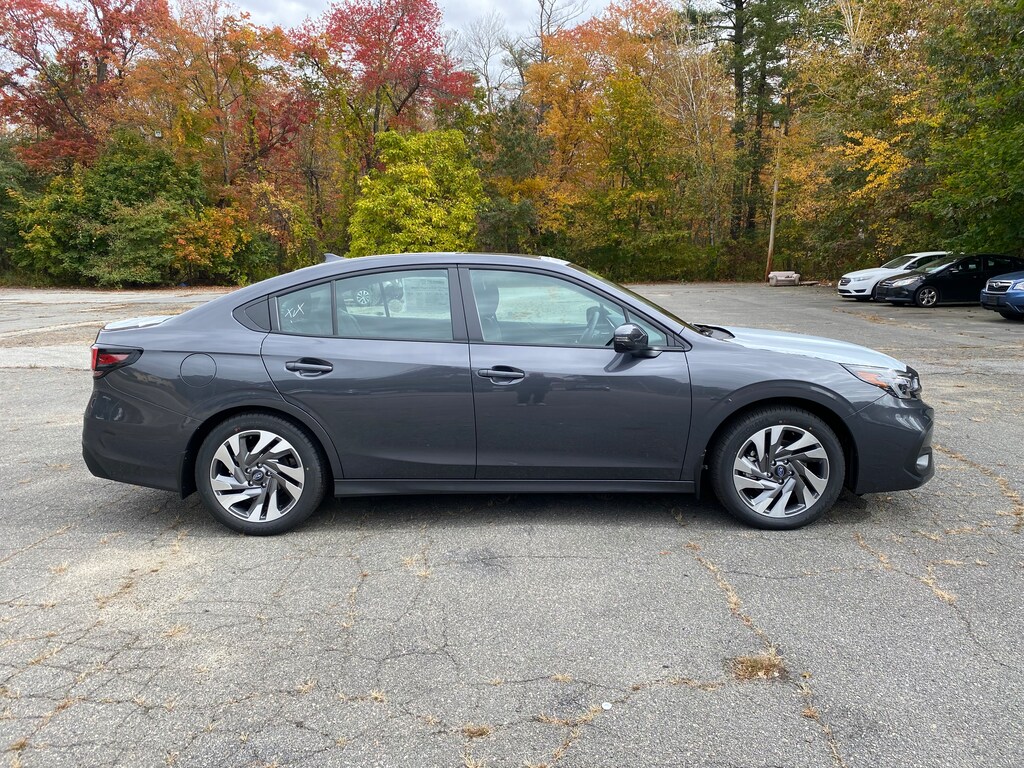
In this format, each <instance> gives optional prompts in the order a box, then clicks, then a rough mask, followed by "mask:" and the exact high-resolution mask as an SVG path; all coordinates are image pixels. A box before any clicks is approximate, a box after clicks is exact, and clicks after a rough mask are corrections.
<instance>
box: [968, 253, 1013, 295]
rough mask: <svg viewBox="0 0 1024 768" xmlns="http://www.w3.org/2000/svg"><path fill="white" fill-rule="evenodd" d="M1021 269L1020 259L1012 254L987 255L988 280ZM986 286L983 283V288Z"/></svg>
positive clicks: (986, 275) (986, 271)
mask: <svg viewBox="0 0 1024 768" xmlns="http://www.w3.org/2000/svg"><path fill="white" fill-rule="evenodd" d="M1019 269H1021V262H1020V260H1019V259H1015V258H1013V257H1012V256H1002V255H994V256H986V257H985V279H986V280H990V279H991V278H993V277H998V276H999V275H1005V274H1007V273H1009V272H1016V271H1017V270H1019ZM984 287H985V286H984V285H982V288H984ZM979 296H980V294H979ZM975 298H977V297H975Z"/></svg>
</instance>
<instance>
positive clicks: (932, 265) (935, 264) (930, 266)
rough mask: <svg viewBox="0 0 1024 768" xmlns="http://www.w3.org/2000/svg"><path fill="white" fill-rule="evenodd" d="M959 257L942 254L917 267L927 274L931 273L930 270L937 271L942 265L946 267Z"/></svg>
mask: <svg viewBox="0 0 1024 768" xmlns="http://www.w3.org/2000/svg"><path fill="white" fill-rule="evenodd" d="M959 259H960V257H959V256H943V257H942V258H939V259H936V260H935V261H929V262H928V263H927V264H922V265H921V266H920V267H918V268H917V269H918V271H920V272H928V273H929V274H931V273H932V272H938V271H939V270H940V269H942V268H943V267H948V266H949V265H950V264H952V263H953V262H955V261H957V260H959Z"/></svg>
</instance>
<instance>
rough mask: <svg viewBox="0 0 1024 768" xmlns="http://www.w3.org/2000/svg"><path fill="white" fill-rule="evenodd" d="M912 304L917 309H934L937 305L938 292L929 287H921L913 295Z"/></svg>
mask: <svg viewBox="0 0 1024 768" xmlns="http://www.w3.org/2000/svg"><path fill="white" fill-rule="evenodd" d="M914 303H915V304H917V306H919V307H934V306H935V305H936V304H938V303H939V292H938V291H937V290H935V289H934V288H932V286H930V285H922V286H921V287H920V288H918V289H917V293H915V294H914Z"/></svg>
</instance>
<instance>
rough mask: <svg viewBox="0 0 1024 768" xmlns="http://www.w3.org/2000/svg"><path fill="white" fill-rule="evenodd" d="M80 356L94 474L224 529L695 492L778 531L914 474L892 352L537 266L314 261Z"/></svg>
mask: <svg viewBox="0 0 1024 768" xmlns="http://www.w3.org/2000/svg"><path fill="white" fill-rule="evenodd" d="M387 285H401V286H402V291H401V292H400V293H399V292H397V291H390V292H389V291H388V290H386V288H385V286H387ZM360 296H363V297H365V296H373V297H380V298H379V300H371V301H360V300H359V297H360ZM92 363H93V364H92V368H93V377H94V389H93V394H92V397H91V399H90V400H89V404H88V407H87V409H86V412H85V428H84V435H83V452H84V456H85V461H86V464H87V465H88V466H89V469H90V470H91V471H92V472H93V474H95V475H97V476H99V477H102V478H109V479H112V480H118V481H121V482H126V483H134V484H137V485H142V486H148V487H151V488H159V489H166V490H169V491H174V492H177V493H179V494H181V495H182V496H183V497H184V496H187V495H188V494H191V493H193V492H195V491H198V493H199V495H200V496H201V498H202V500H203V502H204V503H205V505H206V507H207V508H208V509H209V510H210V512H211V513H212V514H213V516H214V517H215V518H216V519H217V520H219V521H220V522H221V523H223V524H225V525H226V526H228V527H230V528H232V529H234V530H236V531H241V532H244V533H247V534H256V535H260V534H274V533H280V532H283V531H286V530H289V529H291V528H293V527H295V526H296V525H298V524H300V523H301V522H302V521H304V520H305V519H306V518H308V517H309V516H310V515H311V514H312V513H313V511H314V510H315V509H316V508H317V507H318V506H319V504H320V502H321V500H322V499H323V497H324V495H325V494H326V493H329V492H330V493H333V494H334V495H335V496H365V495H377V494H418V493H519V492H544V493H570V492H594V491H604V492H651V491H653V492H683V493H694V492H696V493H699V492H701V490H702V489H704V488H705V487H706V486H707V485H710V486H711V488H712V489H713V490H714V493H715V495H716V496H717V497H718V499H719V501H720V502H721V503H722V505H723V506H724V507H725V509H726V510H727V511H728V512H729V513H731V514H732V515H734V516H735V517H737V518H739V519H740V520H742V521H745V522H746V523H749V524H751V525H754V526H758V527H761V528H768V529H786V528H796V527H798V526H801V525H804V524H806V523H809V522H811V521H813V520H815V519H816V518H818V517H820V516H821V515H822V514H823V513H824V512H825V511H826V510H828V509H829V508H830V507H831V506H832V505H833V503H834V502H835V500H836V498H837V497H838V496H839V494H840V492H841V491H842V489H843V487H844V486H845V487H847V488H849V489H850V490H851V491H852V492H853V493H856V494H864V493H872V492H879V491H898V490H901V489H908V488H916V487H918V486H920V485H922V484H923V483H925V482H926V481H927V480H928V479H929V478H930V477H931V476H932V474H933V471H934V469H933V463H932V451H931V436H932V419H933V413H932V409H931V408H929V407H928V406H927V405H925V403H924V402H923V401H922V399H921V384H920V381H919V379H918V375H917V373H916V372H915V371H914V370H913V369H911V368H909V367H908V366H906V365H905V364H903V363H901V362H900V361H898V360H895V359H893V358H891V357H889V356H887V355H884V354H881V353H879V352H875V351H873V350H870V349H866V348H864V347H860V346H856V345H853V344H847V343H844V342H840V341H833V340H830V339H824V338H817V337H813V336H800V335H796V334H789V333H777V332H772V331H761V330H752V329H745V328H725V327H718V326H712V325H700V324H691V323H688V322H685V321H683V320H681V319H679V318H678V317H676V316H675V315H673V314H672V313H671V312H668V311H666V310H665V309H662V308H661V307H658V306H657V305H655V304H653V303H651V302H650V301H648V300H647V299H644V298H642V297H640V296H638V295H636V294H634V293H633V292H631V291H629V290H627V289H626V288H623V287H621V286H618V285H615V284H613V283H610V282H608V281H606V280H604V279H602V278H600V277H598V276H597V275H594V274H592V273H590V272H588V271H586V270H584V269H582V268H580V267H577V266H574V265H572V264H569V263H567V262H564V261H558V260H554V259H549V258H544V257H531V256H511V255H487V254H466V253H433V254H404V255H397V256H375V257H366V258H359V259H347V260H336V261H331V262H328V263H325V264H320V265H317V266H314V267H307V268H305V269H300V270H298V271H296V272H293V273H290V274H287V275H282V276H280V277H275V278H272V279H270V280H267V281H264V282H262V283H257V284H255V285H251V286H248V287H246V288H242V289H240V290H237V291H235V292H234V293H231V294H229V295H226V296H223V297H221V298H218V299H216V300H214V301H211V302H209V303H207V304H205V305H203V306H200V307H196V308H195V309H192V310H190V311H188V312H185V313H184V314H182V315H178V316H175V317H150V318H140V319H138V320H133V321H122V322H119V323H113V324H111V325H108V326H107V327H106V328H104V329H103V330H102V331H100V333H99V335H98V337H97V339H96V343H95V344H94V345H93V348H92Z"/></svg>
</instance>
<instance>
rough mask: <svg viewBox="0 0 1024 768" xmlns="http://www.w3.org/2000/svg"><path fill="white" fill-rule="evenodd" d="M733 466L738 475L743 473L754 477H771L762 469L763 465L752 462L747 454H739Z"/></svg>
mask: <svg viewBox="0 0 1024 768" xmlns="http://www.w3.org/2000/svg"><path fill="white" fill-rule="evenodd" d="M732 468H733V470H735V472H736V474H737V475H739V474H740V473H743V474H746V475H753V476H754V477H759V478H761V479H762V480H770V479H771V475H769V474H768V473H766V472H764V471H762V469H761V467H759V466H758V465H757V464H755V463H754V462H752V461H751V460H750V459H748V458H747V457H746V456H737V457H736V461H735V462H733V465H732Z"/></svg>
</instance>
